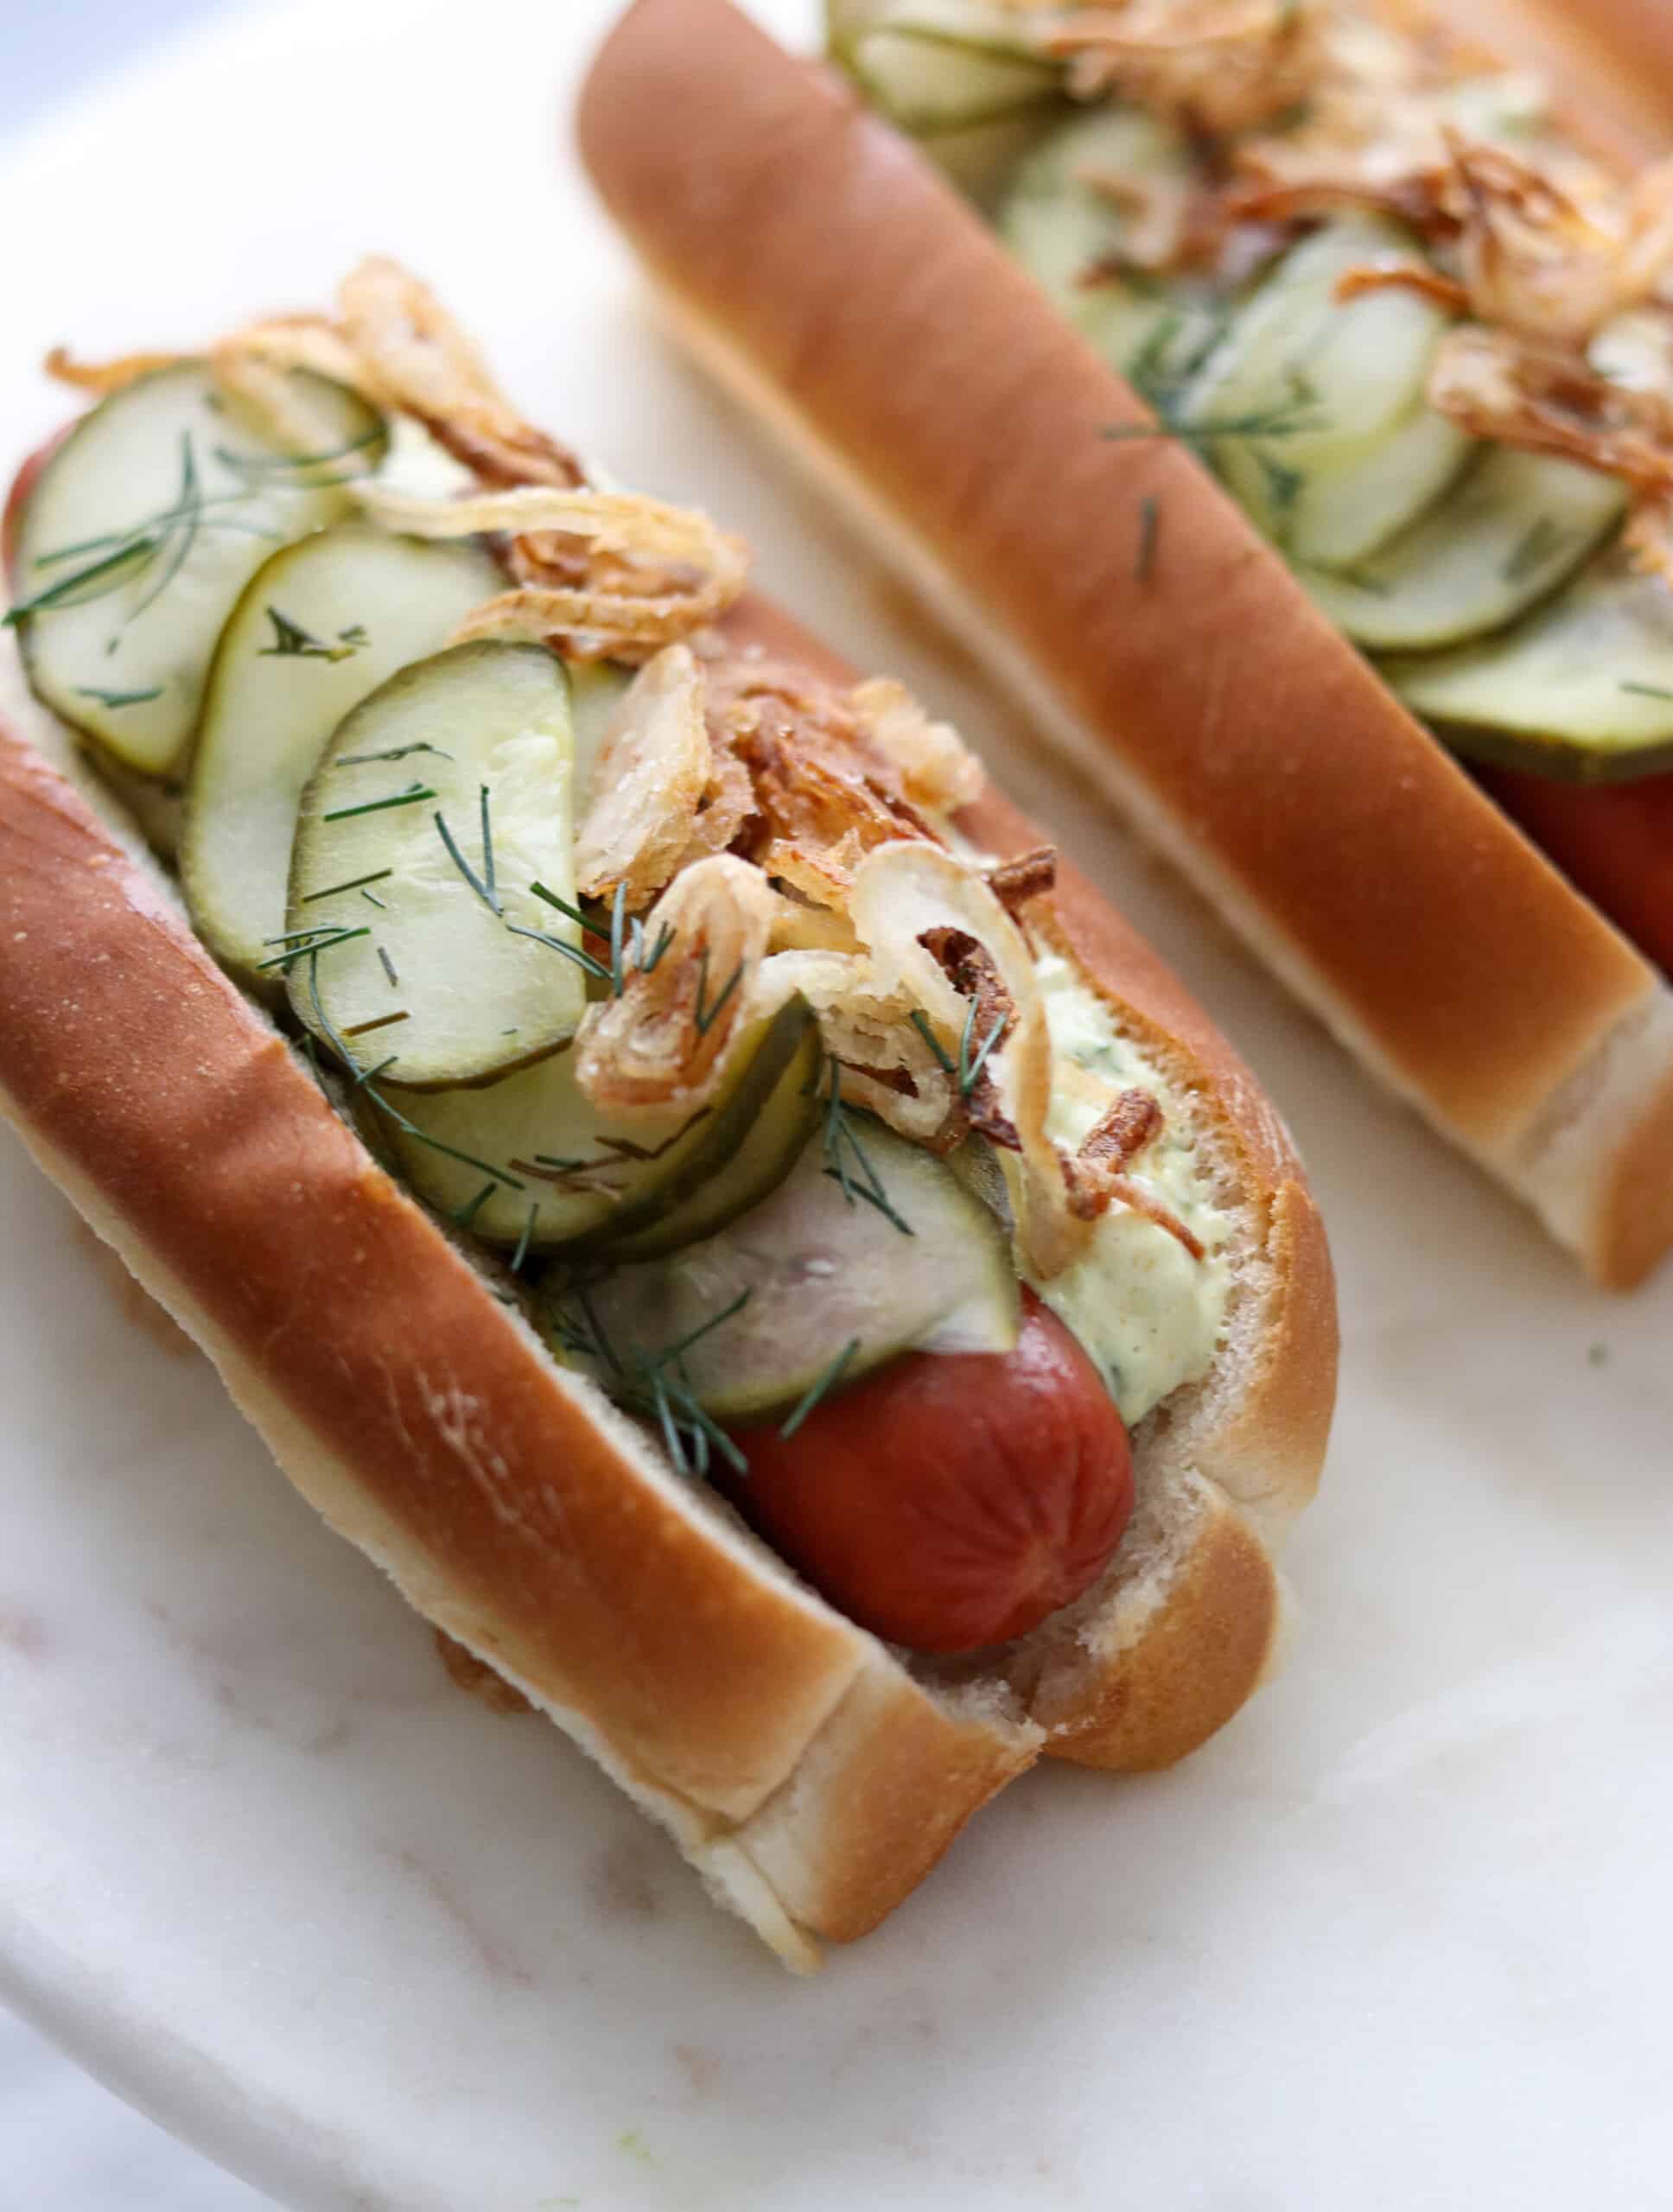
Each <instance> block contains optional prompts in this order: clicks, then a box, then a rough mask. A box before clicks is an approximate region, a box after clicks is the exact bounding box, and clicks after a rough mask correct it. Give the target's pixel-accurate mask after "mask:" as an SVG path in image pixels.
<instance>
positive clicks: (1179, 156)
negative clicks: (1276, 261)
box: [997, 107, 1222, 375]
mask: <svg viewBox="0 0 1673 2212" xmlns="http://www.w3.org/2000/svg"><path fill="white" fill-rule="evenodd" d="M1195 173H1196V158H1195V156H1194V154H1193V150H1192V148H1191V145H1190V142H1189V141H1188V140H1187V139H1186V137H1184V135H1183V133H1181V132H1180V131H1178V130H1174V129H1172V128H1171V127H1170V126H1169V125H1168V124H1165V123H1162V122H1161V121H1160V120H1159V119H1158V118H1155V116H1150V115H1146V114H1143V113H1142V112H1141V111H1139V110H1138V109H1136V108H1114V107H1100V108H1094V109H1092V110H1091V111H1090V112H1089V113H1085V114H1082V115H1078V116H1076V117H1074V118H1072V120H1071V121H1069V122H1067V123H1064V124H1059V125H1058V126H1057V127H1056V128H1054V129H1053V131H1052V132H1051V135H1050V136H1049V137H1047V138H1046V139H1045V140H1044V141H1043V142H1042V143H1040V145H1039V146H1038V147H1037V148H1036V149H1034V152H1033V153H1032V154H1030V155H1029V156H1028V157H1027V160H1026V161H1024V162H1021V164H1020V165H1019V167H1018V168H1016V170H1015V174H1014V175H1013V178H1012V181H1011V182H1010V185H1009V187H1008V189H1007V191H1006V193H1005V195H1004V198H1003V200H1002V203H1001V206H1000V207H999V210H998V216H997V220H998V225H999V232H1000V236H1001V237H1002V238H1003V240H1004V242H1005V244H1006V245H1008V247H1009V248H1010V250H1011V251H1012V252H1013V253H1014V254H1015V256H1016V257H1017V259H1018V260H1019V261H1020V262H1021V264H1022V265H1023V267H1024V268H1025V269H1026V270H1027V271H1028V273H1029V275H1030V276H1031V277H1034V281H1035V282H1036V283H1038V284H1039V285H1040V288H1041V289H1042V290H1044V291H1045V293H1046V296H1048V297H1049V299H1050V300H1051V302H1052V303H1053V306H1054V307H1055V308H1058V309H1059V312H1060V313H1061V314H1063V315H1066V316H1067V317H1068V319H1069V321H1071V322H1072V323H1073V324H1074V325H1075V327H1076V328H1077V329H1078V330H1080V331H1082V332H1084V333H1085V335H1086V337H1087V338H1088V339H1090V340H1091V343H1092V344H1093V345H1094V346H1097V350H1098V351H1099V353H1102V354H1103V356H1104V359H1105V360H1107V361H1108V362H1109V363H1110V365H1111V367H1113V368H1116V369H1121V370H1123V371H1125V370H1129V369H1130V368H1131V367H1132V365H1133V364H1134V361H1135V357H1137V356H1139V355H1140V354H1142V353H1144V352H1145V350H1146V349H1147V348H1148V347H1149V346H1152V345H1153V344H1154V343H1155V342H1156V341H1157V340H1159V339H1160V340H1164V341H1165V343H1164V344H1163V345H1162V346H1161V348H1160V350H1161V351H1162V352H1163V353H1164V354H1165V358H1164V359H1161V360H1160V361H1158V362H1157V363H1156V364H1155V365H1156V367H1157V369H1158V370H1159V371H1161V372H1162V373H1163V374H1164V375H1166V374H1168V373H1169V372H1172V371H1174V370H1175V369H1178V370H1180V371H1183V370H1184V369H1185V368H1186V367H1187V366H1188V365H1190V364H1191V363H1192V362H1193V360H1195V359H1197V358H1198V357H1199V355H1200V354H1201V353H1203V352H1204V351H1205V348H1206V347H1207V346H1208V344H1209V342H1210V341H1211V340H1212V337H1213V335H1214V334H1215V333H1216V331H1218V328H1219V327H1220V321H1221V313H1222V311H1221V309H1220V308H1219V307H1218V305H1217V304H1216V302H1214V300H1213V299H1212V296H1211V295H1210V293H1209V291H1208V289H1207V288H1206V287H1205V286H1204V285H1201V284H1197V285H1194V286H1193V285H1191V284H1188V283H1186V282H1185V280H1183V279H1181V278H1171V279H1167V280H1163V279H1161V278H1155V279H1153V278H1148V277H1144V276H1142V274H1139V273H1135V274H1134V275H1133V276H1132V277H1130V278H1129V277H1121V276H1116V275H1108V276H1105V277H1101V278H1100V281H1099V282H1098V283H1096V284H1090V285H1089V284H1088V283H1085V281H1084V280H1085V277H1086V275H1087V272H1088V271H1089V270H1092V269H1094V268H1095V267H1097V265H1098V264H1102V263H1105V262H1108V261H1110V259H1111V258H1112V257H1116V256H1118V255H1119V253H1120V251H1121V248H1122V246H1123V243H1124V242H1125V240H1126V238H1127V236H1128V233H1129V231H1130V230H1131V228H1132V219H1131V216H1130V214H1129V213H1128V212H1127V210H1125V209H1124V208H1123V207H1121V206H1120V205H1118V203H1117V202H1116V200H1115V199H1113V198H1112V197H1111V195H1110V194H1109V193H1107V192H1101V191H1099V190H1098V188H1097V185H1096V184H1095V183H1093V182H1091V181H1089V180H1090V179H1091V177H1092V176H1094V175H1108V176H1111V177H1129V178H1131V179H1132V180H1133V181H1134V182H1135V184H1138V185H1141V186H1157V187H1161V188H1164V189H1166V188H1167V187H1169V186H1172V185H1175V184H1178V185H1180V186H1182V187H1183V186H1186V185H1187V184H1188V183H1189V182H1190V181H1191V180H1192V178H1193V176H1194V175H1195Z"/></svg>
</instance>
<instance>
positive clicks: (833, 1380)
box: [779, 1337, 860, 1443]
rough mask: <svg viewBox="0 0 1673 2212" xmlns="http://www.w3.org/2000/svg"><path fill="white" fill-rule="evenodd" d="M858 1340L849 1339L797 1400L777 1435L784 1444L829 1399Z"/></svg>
mask: <svg viewBox="0 0 1673 2212" xmlns="http://www.w3.org/2000/svg"><path fill="white" fill-rule="evenodd" d="M859 1349H860V1339H859V1338H858V1337H850V1338H849V1340H848V1342H847V1344H844V1345H843V1349H842V1351H839V1352H838V1353H837V1357H836V1358H835V1359H833V1360H832V1361H831V1363H830V1366H829V1367H827V1368H826V1369H825V1370H824V1373H823V1374H822V1375H820V1376H817V1377H816V1378H815V1380H814V1381H813V1382H811V1383H810V1384H809V1385H808V1387H807V1389H805V1391H804V1392H803V1394H802V1395H801V1397H800V1398H799V1399H798V1402H797V1404H796V1407H795V1409H794V1411H793V1412H792V1414H790V1416H789V1418H788V1419H787V1420H786V1421H785V1422H784V1423H783V1424H782V1425H781V1427H779V1435H780V1436H781V1437H783V1439H784V1440H785V1441H786V1443H788V1442H789V1440H790V1439H791V1438H792V1436H794V1434H795V1433H796V1432H797V1430H798V1428H799V1427H801V1425H802V1423H803V1422H804V1421H805V1420H806V1419H807V1417H808V1415H809V1414H811V1412H812V1411H813V1408H815V1406H817V1404H818V1403H819V1402H820V1401H821V1400H822V1399H824V1398H827V1397H829V1396H830V1393H831V1392H832V1391H833V1390H834V1389H836V1388H837V1384H838V1383H840V1382H841V1381H842V1379H843V1375H844V1374H845V1373H846V1372H847V1370H848V1367H849V1362H850V1361H851V1360H852V1359H853V1357H854V1356H855V1354H856V1352H857V1351H859Z"/></svg>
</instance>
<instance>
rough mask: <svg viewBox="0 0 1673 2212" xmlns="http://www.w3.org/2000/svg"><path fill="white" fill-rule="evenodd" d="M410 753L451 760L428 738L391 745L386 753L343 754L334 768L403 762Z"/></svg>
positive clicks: (448, 754) (333, 764)
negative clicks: (388, 761) (392, 761)
mask: <svg viewBox="0 0 1673 2212" xmlns="http://www.w3.org/2000/svg"><path fill="white" fill-rule="evenodd" d="M409 753H434V754H435V755H436V759H437V760H452V758H453V755H452V753H443V752H442V748H441V747H440V746H439V745H432V744H431V743H430V741H429V739H428V738H424V737H421V738H418V739H416V740H415V741H414V742H413V743H412V744H410V745H391V747H390V748H389V750H388V751H387V752H386V753H344V754H343V756H342V758H341V759H340V760H334V761H333V762H332V764H331V765H332V766H333V767H334V768H364V767H366V766H368V765H369V764H370V763H371V762H372V761H374V760H405V759H406V757H407V755H408V754H409Z"/></svg>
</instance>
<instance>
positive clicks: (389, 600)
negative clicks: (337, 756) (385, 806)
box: [180, 527, 503, 982]
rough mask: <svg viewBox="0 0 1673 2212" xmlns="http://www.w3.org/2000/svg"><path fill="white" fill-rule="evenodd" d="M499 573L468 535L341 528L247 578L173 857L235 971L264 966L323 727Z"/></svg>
mask: <svg viewBox="0 0 1673 2212" xmlns="http://www.w3.org/2000/svg"><path fill="white" fill-rule="evenodd" d="M502 582H503V579H502V577H501V575H500V571H499V565H498V563H496V562H495V561H494V560H493V558H492V556H490V555H488V554H487V553H486V552H484V551H481V550H478V549H477V548H476V547H474V546H473V545H469V544H462V545H459V544H429V543H423V542H422V541H420V540H419V539H417V538H414V537H390V536H388V535H387V534H385V532H383V531H374V530H367V529H363V528H353V527H350V528H345V529H340V530H331V531H319V532H317V533H316V534H315V536H314V537H305V538H303V539H302V542H301V543H299V544H296V545H289V546H286V547H284V548H283V550H280V551H279V552H277V553H276V554H274V555H273V556H272V558H271V559H270V560H269V561H267V562H266V563H264V565H263V566H262V567H261V568H259V569H258V570H257V571H256V574H255V575H253V576H252V577H251V580H250V582H249V584H248V585H247V586H246V587H245V593H244V596H243V597H242V598H241V599H240V600H239V603H238V605H237V606H236V607H234V608H233V610H232V614H231V616H230V617H229V619H228V620H227V624H226V628H225V629H224V630H223V631H222V632H221V635H220V642H219V645H217V646H216V648H215V657H214V661H213V665H212V666H211V669H210V672H209V681H208V683H207V687H206V690H205V693H204V706H203V719H202V721H200V723H199V725H198V737H197V743H196V745H195V747H194V750H193V757H192V769H191V773H190V775H189V777H188V779H187V798H186V824H185V829H184V833H183V835H182V837H181V855H180V863H181V880H182V881H183V884H184V886H185V890H186V896H187V901H188V905H189V906H190V907H191V910H192V919H193V921H194V924H195V925H196V926H197V930H198V933H199V935H200V937H202V938H203V939H204V941H205V942H206V943H207V945H208V946H209V949H210V950H211V951H212V952H213V953H214V955H215V957H216V958H217V959H219V960H220V961H221V962H223V963H225V965H226V966H227V967H228V968H230V969H232V971H233V973H234V974H235V975H237V976H239V978H240V980H242V981H244V982H255V981H258V979H260V978H261V977H262V976H264V975H265V976H268V977H269V978H271V976H272V971H271V970H264V969H263V968H262V963H263V962H264V960H267V959H269V958H270V957H271V955H272V953H273V950H274V945H275V942H276V940H277V938H278V936H279V933H280V932H281V931H283V928H284V926H285V899H286V887H287V885H288V883H289V875H290V849H291V845H292V843H293V842H294V841H295V837H296V810H297V807H298V806H299V804H301V801H302V790H303V787H304V785H306V784H307V782H308V779H309V777H310V776H311V775H312V774H313V772H314V771H315V767H316V766H318V764H319V760H320V756H321V753H323V752H324V750H325V747H326V741H327V740H328V738H329V737H330V735H331V734H332V732H333V731H334V729H335V728H336V727H337V725H338V723H339V722H340V721H341V720H342V719H343V716H344V715H347V714H348V713H349V712H350V711H351V710H352V709H353V708H355V707H358V706H359V703H360V702H361V701H362V700H363V699H366V698H368V697H369V696H371V694H372V692H373V691H375V690H377V689H378V686H379V685H380V684H382V683H386V682H387V681H388V679H389V678H390V677H391V676H394V675H396V674H397V673H398V671H400V670H401V669H403V668H404V667H406V666H407V664H409V663H410V662H411V661H416V660H421V659H423V658H426V657H427V656H428V655H429V654H431V653H435V652H440V651H441V649H442V646H443V645H446V643H447V641H448V638H449V637H451V635H452V634H453V632H454V631H455V629H457V627H458V626H459V625H460V623H461V622H462V621H463V620H464V619H465V617H466V616H467V615H468V613H470V612H471V610H472V609H473V608H474V607H480V605H481V604H482V602H483V601H485V600H487V599H491V598H492V597H493V594H494V593H495V592H496V591H498V590H499V589H500V588H501V585H502ZM361 904H362V905H363V906H365V912H364V913H363V915H362V917H361V918H362V919H363V920H365V921H366V922H372V921H374V920H376V918H377V915H378V908H377V907H375V906H372V905H371V904H368V903H366V901H364V900H363V901H362V902H361Z"/></svg>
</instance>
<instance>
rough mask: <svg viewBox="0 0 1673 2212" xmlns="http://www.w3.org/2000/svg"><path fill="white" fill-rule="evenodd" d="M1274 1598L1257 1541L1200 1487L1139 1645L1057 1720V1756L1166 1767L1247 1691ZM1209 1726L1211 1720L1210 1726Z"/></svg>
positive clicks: (1271, 1621) (1266, 1642)
mask: <svg viewBox="0 0 1673 2212" xmlns="http://www.w3.org/2000/svg"><path fill="white" fill-rule="evenodd" d="M1281 1618H1282V1600H1281V1597H1280V1592H1279V1589H1278V1586H1277V1584H1276V1582H1275V1579H1274V1577H1273V1573H1272V1563H1271V1560H1270V1559H1269V1556H1268V1554H1267V1551H1266V1548H1265V1547H1264V1545H1263V1543H1262V1542H1261V1541H1260V1539H1259V1538H1258V1537H1257V1536H1256V1535H1255V1534H1254V1532H1253V1531H1252V1530H1251V1529H1250V1527H1249V1524H1248V1522H1245V1521H1244V1520H1242V1519H1241V1518H1240V1517H1239V1516H1238V1515H1237V1514H1236V1513H1234V1512H1233V1511H1232V1510H1231V1508H1230V1507H1229V1506H1228V1505H1227V1504H1226V1503H1225V1500H1224V1499H1223V1498H1222V1497H1219V1496H1218V1493H1216V1492H1214V1491H1205V1494H1204V1497H1203V1516H1202V1522H1201V1526H1200V1530H1199V1535H1198V1539H1197V1541H1196V1543H1195V1545H1194V1546H1193V1549H1192V1552H1191V1554H1190V1559H1189V1562H1188V1564H1187V1566H1186V1571H1185V1573H1183V1574H1182V1575H1181V1576H1180V1579H1179V1580H1178V1581H1177V1582H1175V1583H1174V1586H1173V1588H1172V1589H1171V1590H1170V1591H1169V1592H1168V1594H1167V1599H1166V1601H1165V1602H1164V1604H1163V1605H1162V1606H1161V1609H1160V1611H1158V1613H1157V1614H1156V1616H1155V1619H1154V1620H1153V1622H1152V1623H1151V1624H1150V1627H1149V1630H1148V1633H1147V1634H1146V1636H1145V1638H1144V1641H1143V1643H1142V1644H1141V1645H1140V1646H1139V1647H1138V1648H1137V1649H1135V1651H1133V1652H1131V1653H1128V1654H1123V1662H1124V1663H1123V1664H1121V1665H1119V1666H1111V1667H1110V1668H1109V1669H1107V1670H1106V1671H1105V1672H1104V1675H1103V1676H1102V1678H1101V1694H1100V1695H1099V1696H1098V1697H1097V1698H1096V1700H1090V1701H1089V1700H1078V1702H1077V1704H1076V1707H1075V1709H1074V1710H1073V1712H1072V1713H1066V1714H1065V1715H1062V1716H1059V1715H1058V1714H1056V1713H1053V1710H1052V1709H1051V1707H1050V1704H1049V1702H1048V1701H1046V1700H1041V1701H1040V1702H1039V1703H1037V1704H1036V1707H1035V1712H1034V1717H1035V1719H1038V1720H1039V1721H1040V1722H1041V1723H1042V1725H1043V1726H1046V1727H1047V1728H1050V1729H1051V1730H1052V1737H1051V1741H1050V1746H1049V1748H1050V1750H1051V1751H1052V1753H1053V1757H1054V1758H1063V1759H1071V1760H1073V1761H1074V1762H1075V1763H1076V1764H1078V1765H1081V1766H1099V1767H1116V1768H1120V1769H1121V1770H1123V1772H1128V1773H1142V1772H1143V1771H1144V1770H1147V1769H1149V1768H1155V1767H1165V1766H1172V1765H1173V1764H1174V1762H1175V1760H1177V1759H1179V1758H1180V1757H1181V1756H1182V1755H1183V1751H1182V1747H1183V1749H1184V1750H1190V1749H1194V1748H1195V1746H1196V1745H1197V1744H1199V1743H1200V1742H1201V1741H1202V1740H1203V1736H1202V1723H1203V1718H1204V1715H1205V1713H1211V1712H1218V1713H1219V1715H1220V1721H1221V1723H1223V1722H1225V1721H1226V1720H1229V1719H1231V1715H1232V1714H1233V1713H1236V1712H1237V1709H1238V1707H1240V1706H1241V1705H1242V1704H1243V1703H1244V1700H1246V1699H1247V1698H1248V1697H1249V1695H1250V1693H1251V1692H1252V1691H1253V1690H1254V1689H1256V1688H1257V1687H1258V1685H1259V1683H1260V1681H1261V1679H1262V1677H1263V1675H1264V1674H1265V1672H1266V1670H1267V1668H1268V1665H1269V1662H1270V1660H1271V1656H1272V1649H1273V1646H1274V1643H1275V1641H1276V1639H1277V1636H1278V1630H1279V1624H1280V1620H1281ZM1217 1725H1218V1724H1217Z"/></svg>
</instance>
